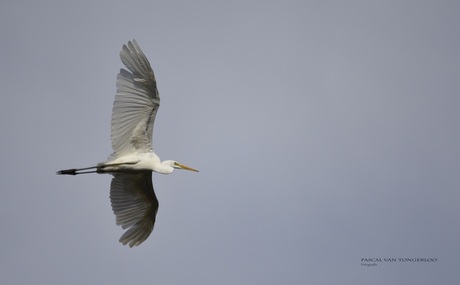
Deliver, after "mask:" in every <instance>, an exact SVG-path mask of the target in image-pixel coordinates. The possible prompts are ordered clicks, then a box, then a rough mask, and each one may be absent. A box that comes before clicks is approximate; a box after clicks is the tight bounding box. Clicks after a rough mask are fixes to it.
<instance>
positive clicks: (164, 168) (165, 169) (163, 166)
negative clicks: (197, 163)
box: [153, 161, 174, 174]
mask: <svg viewBox="0 0 460 285" xmlns="http://www.w3.org/2000/svg"><path fill="white" fill-rule="evenodd" d="M173 170H174V168H173V167H172V166H171V165H169V164H168V163H165V162H164V161H163V162H161V163H160V164H157V165H155V168H154V169H153V171H155V172H158V173H161V174H170V173H172V172H173Z"/></svg>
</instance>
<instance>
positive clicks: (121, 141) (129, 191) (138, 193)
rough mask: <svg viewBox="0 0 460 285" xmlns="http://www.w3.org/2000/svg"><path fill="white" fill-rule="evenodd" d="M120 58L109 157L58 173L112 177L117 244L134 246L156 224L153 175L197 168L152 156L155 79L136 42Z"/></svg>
mask: <svg viewBox="0 0 460 285" xmlns="http://www.w3.org/2000/svg"><path fill="white" fill-rule="evenodd" d="M120 58H121V61H122V62H123V64H124V65H125V66H126V68H127V69H128V70H126V69H121V70H120V73H119V74H118V76H117V95H116V96H115V101H114V102H113V109H112V122H111V140H112V148H113V153H112V154H111V155H110V157H109V158H108V160H107V161H105V162H101V163H99V164H97V166H92V167H86V168H72V169H64V170H60V171H58V172H57V174H60V175H77V174H87V173H100V174H102V173H108V174H112V175H113V179H112V182H111V184H110V201H111V204H112V209H113V212H114V214H115V217H116V223H117V225H120V226H121V227H122V228H123V229H127V231H126V232H125V233H124V234H123V235H122V236H121V238H120V242H121V243H122V244H124V245H126V244H128V245H129V246H130V247H133V246H138V245H140V244H141V243H142V242H144V241H145V240H146V239H147V238H148V237H149V235H150V233H151V232H152V230H153V227H154V224H155V218H156V214H157V211H158V200H157V197H156V196H155V192H154V190H153V184H152V171H154V172H158V173H162V174H169V173H172V172H173V170H174V169H185V170H190V171H195V172H198V170H196V169H193V168H191V167H188V166H185V165H183V164H180V163H178V162H176V161H174V160H165V161H163V162H162V161H160V158H159V157H158V156H157V155H156V154H155V153H154V152H153V145H152V132H153V123H154V121H155V116H156V114H157V111H158V108H159V106H160V96H159V94H158V89H157V84H156V80H155V75H154V73H153V70H152V67H151V66H150V63H149V61H148V60H147V58H146V57H145V55H144V53H143V52H142V50H141V49H140V47H139V45H138V44H137V42H136V41H135V40H133V41H132V42H128V44H127V45H123V48H122V50H121V52H120Z"/></svg>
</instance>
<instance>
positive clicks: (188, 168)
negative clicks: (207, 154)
mask: <svg viewBox="0 0 460 285" xmlns="http://www.w3.org/2000/svg"><path fill="white" fill-rule="evenodd" d="M176 165H177V166H179V168H180V169H184V170H190V171H193V172H199V171H198V170H197V169H194V168H191V167H188V166H187V165H183V164H180V163H177V162H176Z"/></svg>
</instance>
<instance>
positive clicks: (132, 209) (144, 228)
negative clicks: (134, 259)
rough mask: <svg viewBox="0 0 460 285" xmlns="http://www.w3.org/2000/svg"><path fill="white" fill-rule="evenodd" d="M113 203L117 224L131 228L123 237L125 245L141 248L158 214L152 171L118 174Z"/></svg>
mask: <svg viewBox="0 0 460 285" xmlns="http://www.w3.org/2000/svg"><path fill="white" fill-rule="evenodd" d="M113 175H114V177H113V179H112V183H111V184H110V201H111V203H112V210H113V212H114V213H115V216H116V222H117V225H119V226H121V227H122V228H123V229H128V228H129V229H128V230H127V231H126V232H125V233H124V234H123V235H122V236H121V238H120V242H121V243H122V244H123V245H126V244H129V246H130V247H133V246H138V245H140V244H141V243H142V242H144V241H145V240H146V239H147V238H148V237H149V235H150V233H151V232H152V230H153V226H154V224H155V217H156V214H157V211H158V199H157V197H156V196H155V192H154V191H153V185H152V172H151V171H146V172H142V173H114V174H113Z"/></svg>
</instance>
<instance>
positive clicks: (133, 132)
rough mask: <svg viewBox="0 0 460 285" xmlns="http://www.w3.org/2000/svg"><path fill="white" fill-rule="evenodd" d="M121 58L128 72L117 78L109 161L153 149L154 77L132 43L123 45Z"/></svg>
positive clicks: (155, 90) (156, 100)
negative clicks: (111, 151)
mask: <svg viewBox="0 0 460 285" xmlns="http://www.w3.org/2000/svg"><path fill="white" fill-rule="evenodd" d="M120 58H121V61H122V62H123V64H124V65H125V66H126V68H127V69H128V70H125V69H121V70H120V73H119V74H118V76H117V95H116V96H115V101H114V102H113V109H112V130H111V139H112V148H113V154H112V156H111V157H112V158H116V157H119V156H121V155H124V154H128V153H132V152H136V151H140V152H147V151H151V150H152V147H153V146H152V132H153V124H154V121H155V116H156V113H157V110H158V107H159V106H160V96H159V94H158V89H157V84H156V80H155V75H154V73H153V70H152V67H151V66H150V63H149V61H148V60H147V58H146V57H145V55H144V53H143V52H142V50H141V49H140V47H139V45H138V44H137V42H136V41H135V40H133V41H132V42H128V44H127V45H123V48H122V50H121V52H120Z"/></svg>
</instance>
